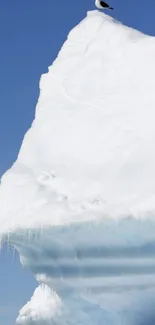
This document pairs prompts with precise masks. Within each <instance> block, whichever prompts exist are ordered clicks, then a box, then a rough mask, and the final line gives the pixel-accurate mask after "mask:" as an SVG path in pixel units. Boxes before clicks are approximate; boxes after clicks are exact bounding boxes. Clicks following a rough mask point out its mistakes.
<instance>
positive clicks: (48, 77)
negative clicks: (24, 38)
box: [0, 11, 155, 325]
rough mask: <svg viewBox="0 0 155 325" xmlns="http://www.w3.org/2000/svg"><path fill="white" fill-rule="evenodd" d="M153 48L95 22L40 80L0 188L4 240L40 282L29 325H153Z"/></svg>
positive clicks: (93, 18) (79, 30)
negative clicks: (27, 122)
mask: <svg viewBox="0 0 155 325" xmlns="http://www.w3.org/2000/svg"><path fill="white" fill-rule="evenodd" d="M154 58H155V38H154V37H150V36H146V35H144V34H142V33H140V32H137V31H135V30H133V29H131V28H128V27H125V26H123V25H122V24H120V23H118V22H116V21H114V20H113V19H112V18H111V17H109V16H107V15H105V14H102V13H100V12H98V11H93V12H89V13H88V15H87V17H86V18H85V19H84V20H83V21H82V22H81V23H80V24H79V25H78V26H77V27H75V28H74V29H73V30H72V31H71V32H70V34H69V36H68V39H67V41H66V43H65V44H64V46H63V47H62V49H61V51H60V53H59V55H58V58H57V59H56V61H55V62H54V64H53V65H52V66H51V67H50V68H49V72H48V73H47V74H45V75H43V76H42V77H41V82H40V97H39V101H38V104H37V108H36V118H35V120H34V122H33V124H32V127H31V128H30V130H29V131H28V132H27V134H26V136H25V138H24V141H23V144H22V147H21V150H20V152H19V156H18V159H17V161H16V162H15V164H14V165H13V167H12V168H11V169H10V170H9V171H8V172H7V173H6V174H5V175H4V176H3V177H2V182H1V187H0V236H1V240H2V241H6V240H8V241H9V242H10V243H11V244H12V245H13V246H14V247H15V248H16V249H17V250H18V251H19V255H20V259H21V263H22V264H23V265H25V266H26V267H28V268H30V269H31V271H32V273H33V274H34V275H35V276H36V279H37V280H38V282H39V287H38V288H37V289H36V291H35V292H34V295H33V297H32V298H31V300H30V301H29V302H28V303H27V304H26V305H25V306H24V307H23V308H22V310H21V311H20V313H19V316H18V319H17V323H18V324H20V325H22V324H24V325H33V324H37V325H77V324H80V325H100V324H103V325H145V324H148V325H154V323H155V311H154V305H153V302H154V299H155V182H154V179H155V146H154V143H155V128H154V120H155V95H154V82H155V81H154V78H155V77H154V76H155V60H154Z"/></svg>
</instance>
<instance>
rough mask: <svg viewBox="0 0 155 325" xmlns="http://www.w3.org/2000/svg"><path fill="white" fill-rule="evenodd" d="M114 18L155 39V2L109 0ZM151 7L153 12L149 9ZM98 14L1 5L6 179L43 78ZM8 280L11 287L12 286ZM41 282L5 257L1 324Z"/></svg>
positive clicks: (1, 142)
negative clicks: (77, 29) (76, 32)
mask: <svg viewBox="0 0 155 325" xmlns="http://www.w3.org/2000/svg"><path fill="white" fill-rule="evenodd" d="M107 1H108V2H109V3H110V4H111V5H112V6H113V7H114V8H115V10H114V12H112V14H113V17H115V18H116V19H118V20H121V21H122V22H123V23H125V24H127V25H129V26H132V27H134V28H137V29H139V30H141V31H143V32H145V33H148V34H151V35H155V18H154V17H155V0H147V2H146V0H145V1H144V0H141V1H140V0H136V1H135V0H107ZM146 5H147V7H146ZM91 9H94V0H79V1H78V0H76V1H74V0H59V1H58V0H55V1H54V0H27V1H26V0H0V152H1V155H0V175H2V173H3V172H4V171H5V170H7V169H8V168H9V167H10V166H11V164H12V163H13V161H14V160H15V159H16V156H17V153H18V151H19V148H20V145H21V141H22V139H23V136H24V134H25V132H26V130H27V129H28V128H29V127H30V124H31V122H32V120H33V117H34V111H35V104H36V101H37V98H38V95H39V88H38V85H39V79H40V75H41V74H42V73H45V72H47V67H48V66H49V65H51V63H52V61H53V60H54V58H55V57H56V55H57V52H58V50H59V49H60V47H61V45H62V43H63V42H64V40H65V39H66V36H67V34H68V32H69V30H70V29H71V28H72V27H73V26H74V25H76V24H77V23H78V22H79V21H80V20H81V19H82V18H84V17H85V14H86V11H87V10H91ZM6 281H8V284H7V285H6ZM34 288H35V281H34V280H33V277H32V276H31V275H30V274H29V272H28V271H26V270H23V269H22V268H21V266H20V264H19V261H18V256H17V254H16V255H15V259H14V261H13V260H12V252H10V251H8V250H6V248H5V249H4V251H3V252H2V253H1V254H0V323H1V324H3V325H14V319H15V315H16V314H17V310H18V308H19V306H22V305H23V304H24V303H25V302H26V301H27V299H28V297H30V296H31V294H32V292H33V290H34Z"/></svg>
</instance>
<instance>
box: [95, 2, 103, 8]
mask: <svg viewBox="0 0 155 325" xmlns="http://www.w3.org/2000/svg"><path fill="white" fill-rule="evenodd" d="M95 5H96V7H97V8H98V9H104V8H103V7H102V6H101V4H100V0H95Z"/></svg>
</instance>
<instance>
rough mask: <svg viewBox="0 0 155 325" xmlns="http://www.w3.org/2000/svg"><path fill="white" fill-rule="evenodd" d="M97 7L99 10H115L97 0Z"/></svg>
mask: <svg viewBox="0 0 155 325" xmlns="http://www.w3.org/2000/svg"><path fill="white" fill-rule="evenodd" d="M95 5H96V7H97V8H98V9H110V10H113V9H114V8H112V7H110V6H109V5H108V4H107V3H106V2H104V1H102V0H95Z"/></svg>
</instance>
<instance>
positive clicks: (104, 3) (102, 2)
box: [100, 1, 109, 8]
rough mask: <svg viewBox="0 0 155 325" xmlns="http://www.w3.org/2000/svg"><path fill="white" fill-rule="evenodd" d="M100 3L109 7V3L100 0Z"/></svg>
mask: <svg viewBox="0 0 155 325" xmlns="http://www.w3.org/2000/svg"><path fill="white" fill-rule="evenodd" d="M100 4H101V6H102V7H103V8H109V5H108V4H107V3H106V2H104V1H100Z"/></svg>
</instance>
